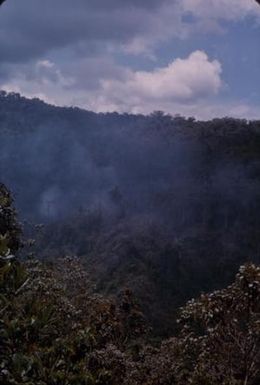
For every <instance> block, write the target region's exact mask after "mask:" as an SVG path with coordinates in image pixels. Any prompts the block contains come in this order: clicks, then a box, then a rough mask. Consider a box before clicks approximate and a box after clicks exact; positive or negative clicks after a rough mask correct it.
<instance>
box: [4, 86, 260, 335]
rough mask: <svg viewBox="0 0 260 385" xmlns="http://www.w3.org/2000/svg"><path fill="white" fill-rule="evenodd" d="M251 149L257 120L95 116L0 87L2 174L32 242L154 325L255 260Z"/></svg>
mask: <svg viewBox="0 0 260 385" xmlns="http://www.w3.org/2000/svg"><path fill="white" fill-rule="evenodd" d="M259 149H260V122H259V121H251V122H250V121H246V120H235V119H231V118H225V119H214V120H212V121H196V120H195V119H193V118H189V119H188V118H183V117H180V116H175V117H172V116H170V115H165V114H163V113H162V112H155V113H153V114H152V115H149V116H144V115H129V114H123V115H120V114H118V113H110V114H95V113H93V112H89V111H84V110H80V109H78V108H61V107H54V106H50V105H47V104H45V103H43V102H41V101H40V100H37V99H34V100H28V99H25V98H23V97H21V96H20V95H18V94H6V93H5V92H1V94H0V180H1V182H3V183H5V184H6V185H7V186H9V187H10V188H11V190H12V192H13V194H14V197H15V201H16V207H17V209H18V211H19V216H20V219H21V221H22V222H23V227H24V231H25V234H26V236H27V237H31V238H34V239H35V240H36V243H35V246H34V248H33V249H31V251H33V252H36V253H37V255H39V256H41V257H42V258H43V257H44V258H47V259H49V260H50V259H51V260H54V259H55V258H58V257H62V256H72V255H73V256H74V255H76V256H78V257H80V258H81V261H82V262H83V263H84V264H85V266H86V268H87V269H88V271H89V274H90V281H91V283H92V284H91V287H92V290H93V291H98V292H100V293H106V294H109V295H110V294H112V295H117V294H118V293H119V292H120V291H121V290H122V289H123V288H125V287H128V288H130V289H131V290H133V292H134V294H135V296H136V297H137V298H138V300H139V302H140V304H141V307H142V309H143V311H144V313H145V315H146V317H147V318H148V319H149V321H150V322H151V323H152V325H153V328H154V330H155V331H156V333H157V334H158V333H159V334H169V333H171V331H172V330H173V329H175V328H176V325H175V323H174V320H175V319H176V309H177V308H178V307H179V306H181V305H183V304H184V303H185V302H186V301H187V300H188V299H190V298H191V297H193V296H196V295H199V294H200V293H201V292H202V291H211V290H214V289H218V288H221V287H223V286H224V285H227V284H229V283H230V282H231V280H232V278H233V276H234V274H235V272H236V271H237V269H238V267H239V265H240V264H242V263H244V262H247V261H251V262H255V263H259V260H260V215H259V214H260V150H259ZM35 225H36V227H35ZM25 253H27V251H26V252H25Z"/></svg>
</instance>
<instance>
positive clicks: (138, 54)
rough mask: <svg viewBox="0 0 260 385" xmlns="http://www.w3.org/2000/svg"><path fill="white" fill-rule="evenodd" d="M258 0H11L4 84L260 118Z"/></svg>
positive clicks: (53, 96)
mask: <svg viewBox="0 0 260 385" xmlns="http://www.w3.org/2000/svg"><path fill="white" fill-rule="evenodd" d="M259 43H260V6H258V5H257V3H256V1H255V0H124V1H122V0H74V1H69V0H45V1H44V2H43V1H41V0H23V1H21V0H8V1H6V3H4V5H3V6H2V7H1V9H0V48H1V49H0V88H2V89H5V90H7V91H15V92H20V93H21V94H23V95H25V96H28V97H39V98H41V99H44V100H46V101H47V102H50V103H54V104H57V105H77V106H79V107H83V108H86V109H91V110H94V111H115V110H116V111H119V112H133V113H150V112H152V111H154V110H164V111H165V112H168V113H171V114H181V115H185V116H195V117H197V118H200V119H208V118H213V117H220V116H234V117H238V118H249V119H255V118H257V119H259V118H260V91H259V89H260V44H259Z"/></svg>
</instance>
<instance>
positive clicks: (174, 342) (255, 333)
mask: <svg viewBox="0 0 260 385" xmlns="http://www.w3.org/2000/svg"><path fill="white" fill-rule="evenodd" d="M20 236H21V228H20V225H19V224H18V223H17V218H16V213H15V211H14V209H13V207H12V197H11V194H10V192H9V191H8V190H7V188H6V187H5V186H4V185H0V315H1V323H0V337H1V349H0V362H1V366H0V381H1V383H2V384H6V385H11V384H17V385H18V384H25V385H34V384H41V385H50V384H53V385H55V384H57V385H73V384H75V385H144V384H146V385H160V384H162V385H173V384H176V385H183V384H193V385H202V384H203V385H217V384H227V385H245V384H247V385H257V384H259V380H260V372H259V364H260V350H259V343H260V328H259V312H260V308H259V305H260V301H259V294H260V268H259V267H257V266H256V265H253V264H247V265H244V266H241V267H240V269H239V273H238V274H237V275H236V279H235V281H234V283H232V284H231V285H229V286H228V287H227V288H226V289H222V290H218V291H215V292H213V293H212V294H208V295H207V294H203V295H201V296H200V297H199V298H198V299H197V300H194V299H192V300H190V301H189V302H188V303H187V304H186V305H185V306H184V307H182V308H181V309H179V311H178V313H179V314H178V320H177V324H178V330H177V331H176V332H177V333H175V335H174V336H172V337H171V338H168V339H165V340H164V341H162V342H160V341H157V342H156V341H155V340H153V339H152V338H151V330H150V328H149V324H148V323H147V321H146V320H145V317H144V315H143V313H142V311H141V309H140V306H139V305H138V303H137V301H136V299H135V297H134V296H133V293H132V292H131V291H130V290H129V289H126V290H124V291H122V292H121V293H120V294H119V295H118V296H117V298H114V299H113V300H112V299H109V298H106V297H105V296H101V295H97V294H93V293H92V291H91V289H90V286H91V283H90V280H89V275H88V273H87V271H86V269H85V268H84V266H82V263H81V262H80V260H79V259H78V258H76V257H66V258H59V259H56V260H55V261H52V262H48V263H46V261H45V262H42V263H41V262H39V260H37V259H35V258H32V257H30V258H27V259H26V260H23V261H22V262H21V261H19V260H18V259H17V253H18V250H19V248H20V247H21V239H20Z"/></svg>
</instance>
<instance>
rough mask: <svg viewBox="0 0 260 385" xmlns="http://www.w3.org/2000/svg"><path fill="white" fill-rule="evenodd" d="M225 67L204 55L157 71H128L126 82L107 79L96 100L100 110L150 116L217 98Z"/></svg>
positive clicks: (197, 55)
mask: <svg viewBox="0 0 260 385" xmlns="http://www.w3.org/2000/svg"><path fill="white" fill-rule="evenodd" d="M221 71H222V69H221V64H220V63H219V62H218V61H217V60H212V61H210V60H209V58H208V56H207V54H206V53H205V52H203V51H195V52H193V53H192V54H190V56H188V57H187V58H186V59H180V58H178V59H176V60H174V61H173V62H172V63H170V64H169V65H168V66H167V67H162V68H157V69H155V70H153V71H150V72H149V71H136V72H133V71H130V70H129V71H128V72H127V75H126V78H125V79H120V80H118V79H107V80H103V81H102V82H101V87H100V89H99V90H98V91H97V92H96V95H95V97H94V98H93V97H92V101H91V105H92V107H93V108H95V109H97V110H102V109H105V108H108V106H109V105H110V106H111V107H113V108H114V107H116V108H115V109H117V110H119V111H131V112H147V110H149V109H150V110H153V109H158V107H156V106H158V105H164V104H165V105H167V104H169V103H173V102H175V103H191V102H194V100H199V99H203V98H206V97H208V96H212V95H216V94H218V92H219V91H220V89H221V85H222V81H221Z"/></svg>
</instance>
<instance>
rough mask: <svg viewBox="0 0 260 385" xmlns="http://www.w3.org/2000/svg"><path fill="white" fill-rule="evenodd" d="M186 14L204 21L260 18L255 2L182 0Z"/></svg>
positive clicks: (247, 0)
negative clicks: (189, 13)
mask: <svg viewBox="0 0 260 385" xmlns="http://www.w3.org/2000/svg"><path fill="white" fill-rule="evenodd" d="M180 2H181V4H182V9H183V11H184V12H191V13H192V14H193V15H195V16H197V17H199V18H203V19H207V18H210V19H217V20H219V19H220V20H221V19H222V20H239V19H243V18H244V17H246V16H260V8H259V6H258V5H257V3H256V1H255V0H180Z"/></svg>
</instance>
